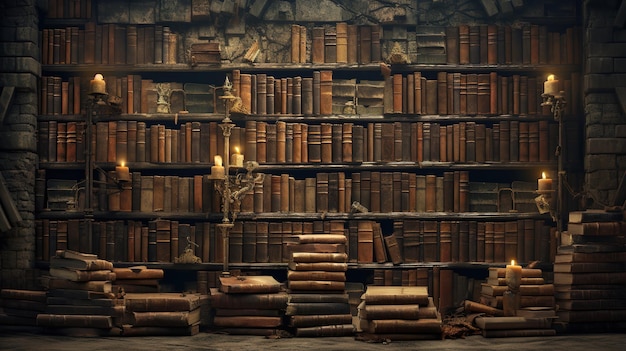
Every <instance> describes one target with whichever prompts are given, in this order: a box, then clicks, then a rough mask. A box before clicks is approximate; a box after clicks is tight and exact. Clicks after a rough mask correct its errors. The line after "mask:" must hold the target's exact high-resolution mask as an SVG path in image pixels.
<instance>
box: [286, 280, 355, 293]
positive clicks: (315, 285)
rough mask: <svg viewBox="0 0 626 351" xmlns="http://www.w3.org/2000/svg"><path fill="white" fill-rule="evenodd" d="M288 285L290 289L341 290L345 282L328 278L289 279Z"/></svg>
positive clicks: (344, 286)
mask: <svg viewBox="0 0 626 351" xmlns="http://www.w3.org/2000/svg"><path fill="white" fill-rule="evenodd" d="M288 286H289V289H290V290H292V291H343V290H345V288H346V283H345V282H338V281H330V280H297V281H290V282H289V283H288Z"/></svg>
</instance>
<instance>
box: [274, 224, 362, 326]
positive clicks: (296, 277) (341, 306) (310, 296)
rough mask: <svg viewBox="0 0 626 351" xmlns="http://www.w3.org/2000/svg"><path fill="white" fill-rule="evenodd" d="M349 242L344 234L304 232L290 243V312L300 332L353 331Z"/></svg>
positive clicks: (294, 324) (289, 315)
mask: <svg viewBox="0 0 626 351" xmlns="http://www.w3.org/2000/svg"><path fill="white" fill-rule="evenodd" d="M345 244H346V237H345V236H344V235H341V234H303V235H298V236H296V240H295V242H294V243H293V244H292V245H290V246H289V249H290V250H291V259H290V261H289V270H288V271H287V281H288V286H289V303H288V305H287V312H286V315H287V316H288V318H289V326H290V327H292V328H294V330H293V332H294V334H295V335H296V336H305V337H316V336H347V335H353V333H354V327H353V324H352V314H351V312H350V304H349V297H348V294H347V292H346V270H347V268H348V266H347V263H346V262H347V259H348V255H347V254H346V252H345V251H346V250H345Z"/></svg>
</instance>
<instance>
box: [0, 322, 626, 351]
mask: <svg viewBox="0 0 626 351" xmlns="http://www.w3.org/2000/svg"><path fill="white" fill-rule="evenodd" d="M625 348H626V333H623V334H619V333H607V334H575V335H561V336H554V337H525V338H483V337H482V336H478V335H474V336H469V337H467V338H465V339H456V340H431V341H398V342H392V343H388V344H383V343H365V342H362V341H357V340H355V339H354V338H353V337H324V338H283V339H267V338H264V337H261V336H238V335H221V334H212V333H200V334H197V335H195V336H176V337H169V336H162V337H99V338H88V337H82V338H79V337H66V336H54V335H44V334H39V333H36V332H33V331H26V330H21V329H12V328H9V329H7V328H0V350H15V351H33V350H41V351H72V350H90V351H113V350H120V351H157V350H236V351H246V350H290V351H293V350H318V351H326V350H337V351H339V350H342V351H344V350H359V351H370V350H372V351H374V350H436V351H444V350H455V351H456V350H481V351H484V350H499V351H515V350H533V351H539V350H549V351H559V350H567V351H595V350H602V351H605V350H624V349H625Z"/></svg>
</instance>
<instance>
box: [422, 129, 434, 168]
mask: <svg viewBox="0 0 626 351" xmlns="http://www.w3.org/2000/svg"><path fill="white" fill-rule="evenodd" d="M430 125H431V124H430V122H424V123H422V160H424V161H432V160H431V159H430V156H431V152H430V146H431V142H430V136H431V134H430V133H431V130H430V129H431V128H430Z"/></svg>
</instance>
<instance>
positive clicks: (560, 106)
mask: <svg viewBox="0 0 626 351" xmlns="http://www.w3.org/2000/svg"><path fill="white" fill-rule="evenodd" d="M541 97H542V99H543V103H542V104H541V105H542V106H550V112H552V116H553V118H554V120H555V121H556V122H558V123H559V137H558V138H559V140H558V145H557V147H556V150H555V152H554V154H555V156H556V158H557V184H556V186H557V188H556V189H557V190H556V199H554V200H552V201H551V199H550V196H551V193H548V194H541V195H542V196H544V197H547V199H544V200H547V201H546V202H547V203H548V204H550V203H551V202H552V203H554V202H556V206H550V208H551V209H550V214H551V216H552V219H553V220H555V221H556V223H557V232H559V233H560V232H561V231H562V230H563V185H564V184H565V170H564V167H563V110H564V109H565V105H566V104H567V101H566V100H565V92H564V91H559V92H556V93H554V94H552V93H544V94H541ZM553 207H556V209H553Z"/></svg>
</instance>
